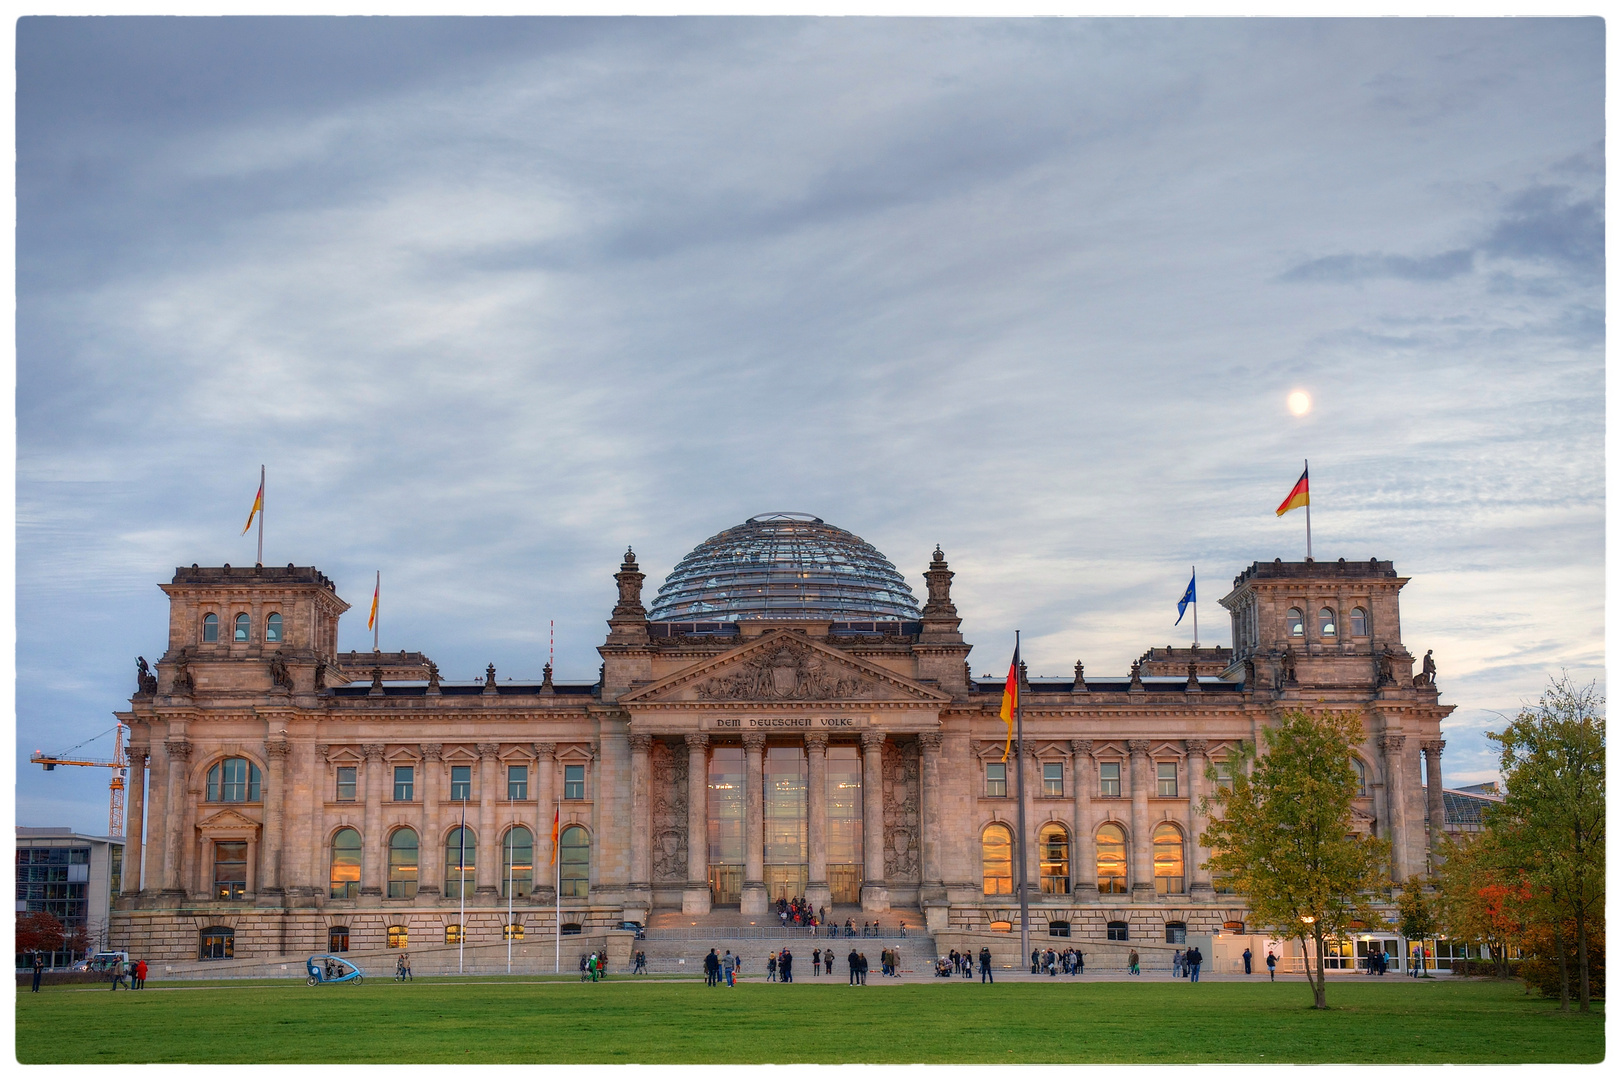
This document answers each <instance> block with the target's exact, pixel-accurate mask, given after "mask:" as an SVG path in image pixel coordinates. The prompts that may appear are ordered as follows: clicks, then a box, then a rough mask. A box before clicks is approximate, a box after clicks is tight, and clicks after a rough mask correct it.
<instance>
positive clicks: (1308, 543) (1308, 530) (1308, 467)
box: [261, 458, 1312, 562]
mask: <svg viewBox="0 0 1621 1080" xmlns="http://www.w3.org/2000/svg"><path fill="white" fill-rule="evenodd" d="M1301 460H1302V461H1305V468H1304V469H1303V470H1302V471H1301V474H1300V475H1302V476H1304V477H1306V482H1307V484H1308V485H1309V484H1310V483H1311V462H1310V461H1306V459H1304V458H1302V459H1301ZM261 520H262V519H261ZM1306 561H1307V562H1311V561H1312V558H1311V496H1310V495H1309V494H1308V495H1307V496H1306Z"/></svg>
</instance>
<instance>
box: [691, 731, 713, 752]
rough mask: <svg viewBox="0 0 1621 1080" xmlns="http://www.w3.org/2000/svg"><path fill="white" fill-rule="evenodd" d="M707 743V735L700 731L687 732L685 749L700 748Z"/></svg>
mask: <svg viewBox="0 0 1621 1080" xmlns="http://www.w3.org/2000/svg"><path fill="white" fill-rule="evenodd" d="M708 745H709V736H708V735H707V734H705V733H704V732H702V731H693V732H689V733H688V734H687V749H688V750H702V749H704V748H705V747H706V746H708Z"/></svg>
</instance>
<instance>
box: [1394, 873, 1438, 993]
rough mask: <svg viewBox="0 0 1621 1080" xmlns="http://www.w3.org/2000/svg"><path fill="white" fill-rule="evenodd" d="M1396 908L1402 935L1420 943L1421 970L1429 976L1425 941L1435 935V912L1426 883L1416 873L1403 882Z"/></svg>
mask: <svg viewBox="0 0 1621 1080" xmlns="http://www.w3.org/2000/svg"><path fill="white" fill-rule="evenodd" d="M1396 910H1397V912H1399V913H1400V919H1401V926H1400V929H1401V932H1402V936H1403V937H1405V938H1406V939H1407V940H1408V941H1410V942H1417V943H1418V965H1419V972H1420V973H1421V974H1422V975H1424V976H1425V977H1426V978H1427V977H1428V976H1429V973H1430V968H1429V964H1428V963H1427V962H1426V961H1425V959H1424V942H1425V940H1426V939H1427V938H1431V937H1434V936H1435V913H1434V912H1433V911H1431V910H1430V902H1429V900H1427V899H1426V898H1425V896H1424V883H1423V881H1422V880H1420V879H1419V877H1418V876H1417V875H1416V874H1415V875H1414V876H1413V877H1410V878H1408V879H1407V880H1406V881H1405V882H1403V883H1402V887H1401V895H1399V896H1397V897H1396Z"/></svg>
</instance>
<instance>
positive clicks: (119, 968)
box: [112, 959, 130, 990]
mask: <svg viewBox="0 0 1621 1080" xmlns="http://www.w3.org/2000/svg"><path fill="white" fill-rule="evenodd" d="M119 983H123V984H124V989H126V990H128V989H129V988H130V986H129V980H128V979H126V978H125V977H124V962H123V961H122V960H117V959H115V960H114V961H113V985H112V989H114V990H117V989H118V984H119Z"/></svg>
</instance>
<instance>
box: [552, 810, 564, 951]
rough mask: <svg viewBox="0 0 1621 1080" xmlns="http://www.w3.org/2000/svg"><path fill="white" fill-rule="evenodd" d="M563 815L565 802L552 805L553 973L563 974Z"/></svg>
mask: <svg viewBox="0 0 1621 1080" xmlns="http://www.w3.org/2000/svg"><path fill="white" fill-rule="evenodd" d="M562 816H563V804H562V803H556V804H554V805H553V807H552V929H553V932H554V934H555V935H556V940H557V955H556V956H554V957H553V958H552V973H553V974H555V975H561V974H563V860H561V859H559V858H558V857H557V822H558V820H559V819H561V818H562Z"/></svg>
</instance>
